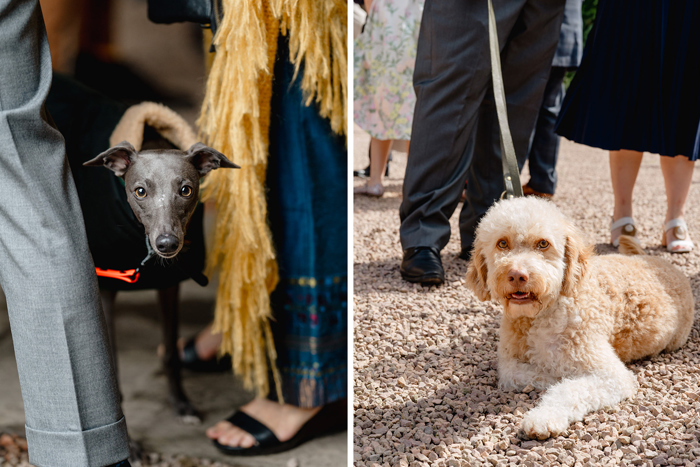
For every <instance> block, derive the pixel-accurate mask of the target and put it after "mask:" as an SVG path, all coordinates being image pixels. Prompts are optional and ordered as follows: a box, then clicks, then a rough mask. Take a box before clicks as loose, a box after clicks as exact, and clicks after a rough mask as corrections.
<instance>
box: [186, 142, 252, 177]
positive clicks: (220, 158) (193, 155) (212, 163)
mask: <svg viewBox="0 0 700 467" xmlns="http://www.w3.org/2000/svg"><path fill="white" fill-rule="evenodd" d="M185 159H187V160H188V161H189V162H190V163H192V165H194V167H195V168H196V169H197V171H198V172H199V175H200V176H204V175H206V174H208V173H209V172H210V171H212V170H214V169H218V168H220V167H223V168H227V169H240V168H241V167H240V166H239V165H236V164H234V163H233V162H231V161H230V160H228V159H227V158H226V156H224V155H223V154H221V153H220V152H219V151H217V150H216V149H212V148H210V147H209V146H205V145H204V144H202V143H194V144H193V145H192V146H191V147H190V148H189V149H188V150H187V155H186V156H185Z"/></svg>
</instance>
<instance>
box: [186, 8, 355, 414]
mask: <svg viewBox="0 0 700 467" xmlns="http://www.w3.org/2000/svg"><path fill="white" fill-rule="evenodd" d="M223 7H224V18H223V20H222V22H221V24H220V25H219V30H218V31H217V34H216V37H215V38H214V44H215V47H216V54H215V56H214V60H213V62H212V66H211V69H210V72H209V77H208V80H207V88H206V94H205V98H204V103H203V105H202V112H201V115H200V117H199V120H198V122H197V124H198V126H199V130H200V138H201V139H202V140H203V141H205V142H206V143H207V144H209V145H210V146H212V147H213V148H215V149H217V150H219V151H220V152H222V153H224V154H226V155H227V156H230V157H231V160H232V161H234V162H235V163H237V164H239V165H240V166H241V169H240V170H216V171H213V172H211V174H210V175H208V177H207V179H206V180H205V182H204V184H203V187H202V198H203V199H204V200H205V201H206V200H214V201H215V202H216V206H217V219H216V227H215V233H214V239H213V245H212V246H211V248H210V251H209V260H208V272H209V273H210V274H211V273H212V272H213V270H214V269H218V270H219V290H218V293H217V300H216V311H215V317H214V332H220V333H221V334H222V343H221V348H220V351H221V353H222V354H226V353H228V354H231V356H232V360H233V369H234V372H235V373H236V374H237V375H239V376H240V377H242V378H243V382H244V384H245V386H246V387H247V388H249V389H255V391H256V393H257V394H258V396H261V397H263V396H265V395H266V394H267V393H268V390H269V381H268V371H269V368H270V367H271V369H272V374H273V376H274V379H275V386H276V390H277V395H278V398H279V400H280V401H282V393H281V380H280V377H279V372H278V370H277V367H276V365H275V362H276V357H277V356H276V352H275V347H274V343H273V340H272V333H271V330H270V324H269V319H270V318H271V311H270V298H269V297H270V293H271V292H272V291H273V290H274V288H275V286H276V284H277V281H278V276H277V263H276V261H275V252H274V249H273V246H272V239H271V235H270V231H269V228H268V225H267V205H266V200H265V174H266V169H267V155H268V152H267V151H268V132H269V126H270V101H271V97H272V79H273V77H272V71H273V69H274V60H275V54H276V51H277V39H278V35H279V33H280V32H282V33H283V34H288V35H289V42H290V49H291V57H290V59H291V60H292V63H294V64H295V67H296V70H297V73H299V70H300V66H301V64H302V61H303V66H304V71H303V76H302V77H301V80H302V81H301V86H302V90H303V91H304V95H305V96H306V98H307V101H306V105H309V104H311V103H312V102H314V101H315V102H316V103H317V105H318V107H319V109H320V110H319V111H320V114H321V115H322V116H323V117H326V118H329V119H330V121H331V125H332V128H333V131H335V132H337V133H339V134H346V133H347V126H346V118H345V100H346V93H347V82H346V79H347V78H346V73H347V43H346V37H347V25H346V15H347V5H346V4H345V3H344V0H328V1H313V0H224V2H223ZM268 361H269V363H270V367H268Z"/></svg>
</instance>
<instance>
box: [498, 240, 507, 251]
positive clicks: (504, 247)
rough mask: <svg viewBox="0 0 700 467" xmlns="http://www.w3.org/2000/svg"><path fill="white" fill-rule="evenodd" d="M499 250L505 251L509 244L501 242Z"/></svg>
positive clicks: (504, 241)
mask: <svg viewBox="0 0 700 467" xmlns="http://www.w3.org/2000/svg"><path fill="white" fill-rule="evenodd" d="M498 248H500V249H501V250H505V249H506V248H508V242H507V241H506V240H501V241H499V242H498Z"/></svg>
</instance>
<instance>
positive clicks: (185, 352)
mask: <svg viewBox="0 0 700 467" xmlns="http://www.w3.org/2000/svg"><path fill="white" fill-rule="evenodd" d="M180 365H181V367H182V368H185V369H187V370H190V371H194V372H195V373H218V372H224V371H231V356H230V355H224V356H223V357H221V358H217V357H214V358H210V359H209V360H202V359H201V358H199V355H198V354H197V348H196V347H195V338H194V337H192V338H190V339H189V340H188V341H187V342H185V345H184V347H183V348H182V359H181V360H180Z"/></svg>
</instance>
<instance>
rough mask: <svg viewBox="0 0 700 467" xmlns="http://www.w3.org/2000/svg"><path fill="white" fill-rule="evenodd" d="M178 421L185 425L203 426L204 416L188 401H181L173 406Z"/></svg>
mask: <svg viewBox="0 0 700 467" xmlns="http://www.w3.org/2000/svg"><path fill="white" fill-rule="evenodd" d="M173 406H174V409H175V414H176V415H177V418H178V420H180V422H181V423H183V424H185V425H201V424H202V414H201V413H200V412H199V411H198V410H197V409H195V408H194V407H193V406H192V404H190V402H189V401H187V400H180V401H177V402H175V403H174V404H173Z"/></svg>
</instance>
